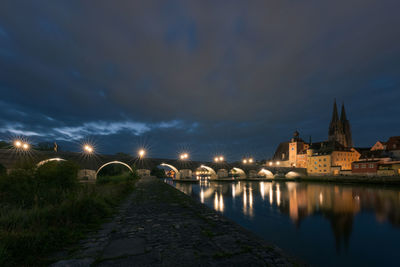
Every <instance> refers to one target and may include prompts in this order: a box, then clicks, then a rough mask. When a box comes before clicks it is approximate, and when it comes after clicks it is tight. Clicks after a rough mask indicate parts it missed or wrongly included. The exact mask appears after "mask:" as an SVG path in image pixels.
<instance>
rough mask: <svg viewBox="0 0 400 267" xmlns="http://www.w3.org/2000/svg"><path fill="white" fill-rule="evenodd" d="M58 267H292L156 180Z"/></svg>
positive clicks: (144, 183)
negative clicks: (245, 266)
mask: <svg viewBox="0 0 400 267" xmlns="http://www.w3.org/2000/svg"><path fill="white" fill-rule="evenodd" d="M81 245H82V249H81V250H80V251H78V252H77V253H76V254H75V255H72V257H74V258H76V259H75V260H66V261H60V262H58V263H56V264H54V266H88V265H95V266H244V265H249V266H291V265H297V264H296V263H295V264H293V263H292V261H291V260H290V259H289V258H287V257H286V256H285V255H283V253H282V252H281V251H280V250H279V249H278V248H276V247H274V246H271V245H268V244H267V243H266V242H265V241H263V240H262V239H260V238H258V237H256V236H255V235H253V234H252V233H250V232H248V231H247V230H245V229H243V228H242V227H240V226H239V225H237V224H235V223H232V222H231V221H229V220H227V219H225V218H224V217H222V216H221V215H219V214H218V213H216V212H215V211H213V210H211V209H209V208H208V207H206V206H204V205H202V204H200V203H198V202H197V201H195V200H194V199H192V198H190V197H189V196H186V195H184V194H183V193H181V192H179V191H178V190H176V189H175V188H173V187H171V186H169V185H167V184H164V183H163V182H161V181H159V180H158V179H156V178H151V177H150V178H149V177H147V178H142V179H141V180H140V181H138V183H137V186H136V189H135V191H134V193H133V194H132V195H131V196H130V197H129V198H128V199H127V201H125V203H124V204H123V205H122V206H121V208H120V210H119V214H118V215H117V216H116V217H115V218H114V220H113V221H112V222H110V223H107V224H104V225H103V227H102V229H101V230H100V231H99V232H98V233H96V234H95V235H93V236H91V237H89V238H88V239H87V240H84V241H82V242H81Z"/></svg>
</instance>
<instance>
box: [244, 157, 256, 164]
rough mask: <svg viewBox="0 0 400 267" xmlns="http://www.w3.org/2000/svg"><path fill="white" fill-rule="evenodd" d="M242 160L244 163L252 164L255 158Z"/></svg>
mask: <svg viewBox="0 0 400 267" xmlns="http://www.w3.org/2000/svg"><path fill="white" fill-rule="evenodd" d="M242 162H243V164H247V163H249V164H252V163H253V162H254V160H253V158H244V159H243V160H242Z"/></svg>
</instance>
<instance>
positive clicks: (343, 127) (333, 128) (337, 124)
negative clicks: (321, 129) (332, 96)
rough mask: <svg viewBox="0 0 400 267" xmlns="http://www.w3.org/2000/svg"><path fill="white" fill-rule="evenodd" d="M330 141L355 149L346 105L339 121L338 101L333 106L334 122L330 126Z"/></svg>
mask: <svg viewBox="0 0 400 267" xmlns="http://www.w3.org/2000/svg"><path fill="white" fill-rule="evenodd" d="M328 141H336V142H338V143H339V144H341V145H342V146H344V147H353V139H352V135H351V128H350V122H349V121H348V119H347V116H346V110H345V108H344V104H343V105H342V111H341V114H340V119H339V115H338V110H337V105H336V100H335V102H334V104H333V113H332V120H331V123H330V124H329V131H328Z"/></svg>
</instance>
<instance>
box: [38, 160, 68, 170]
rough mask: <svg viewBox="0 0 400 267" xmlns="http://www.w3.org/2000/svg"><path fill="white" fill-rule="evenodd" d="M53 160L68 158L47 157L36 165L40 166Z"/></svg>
mask: <svg viewBox="0 0 400 267" xmlns="http://www.w3.org/2000/svg"><path fill="white" fill-rule="evenodd" d="M51 161H66V160H65V159H62V158H50V159H45V160H42V161H40V162H39V163H38V164H36V167H37V168H39V167H40V166H42V165H44V164H46V163H48V162H51Z"/></svg>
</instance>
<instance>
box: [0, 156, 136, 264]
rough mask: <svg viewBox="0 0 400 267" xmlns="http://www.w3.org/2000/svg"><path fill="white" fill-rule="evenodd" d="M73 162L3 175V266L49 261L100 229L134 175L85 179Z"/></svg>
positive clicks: (0, 185) (0, 219) (0, 193)
mask: <svg viewBox="0 0 400 267" xmlns="http://www.w3.org/2000/svg"><path fill="white" fill-rule="evenodd" d="M76 173H77V171H76V169H74V166H73V165H71V164H70V163H68V162H60V163H58V162H54V163H48V164H46V165H43V166H42V167H40V168H39V169H20V170H16V171H14V172H12V173H10V174H9V175H3V176H0V266H44V265H46V264H48V255H49V254H50V253H53V252H54V251H57V250H60V249H62V248H63V247H65V246H66V245H68V244H73V243H76V242H78V241H79V240H80V239H81V238H83V236H85V235H86V234H87V233H88V231H93V229H98V227H99V226H100V225H101V223H103V222H104V221H105V219H106V218H108V217H110V216H112V215H113V214H114V211H115V209H116V207H117V206H118V205H119V204H120V201H121V200H123V199H124V198H125V197H126V196H127V195H128V194H129V193H130V192H131V190H132V189H133V184H134V179H133V177H130V178H131V179H125V180H123V181H122V180H120V179H119V180H115V181H114V180H110V179H109V180H104V179H99V180H98V183H96V184H95V183H84V184H82V183H79V182H78V180H77V178H76Z"/></svg>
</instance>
